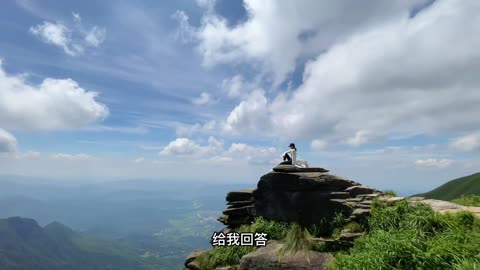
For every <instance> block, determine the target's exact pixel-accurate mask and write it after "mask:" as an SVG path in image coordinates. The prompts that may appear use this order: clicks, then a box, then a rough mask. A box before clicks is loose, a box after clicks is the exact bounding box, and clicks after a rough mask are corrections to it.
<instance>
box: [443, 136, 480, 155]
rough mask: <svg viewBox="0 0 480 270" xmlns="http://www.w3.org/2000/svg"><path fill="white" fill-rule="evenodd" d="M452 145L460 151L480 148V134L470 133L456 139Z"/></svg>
mask: <svg viewBox="0 0 480 270" xmlns="http://www.w3.org/2000/svg"><path fill="white" fill-rule="evenodd" d="M450 146H451V147H452V148H454V149H456V150H460V151H473V150H480V135H479V134H470V135H466V136H462V137H459V138H456V139H454V140H453V141H452V142H451V143H450Z"/></svg>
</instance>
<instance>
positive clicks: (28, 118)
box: [0, 61, 108, 130]
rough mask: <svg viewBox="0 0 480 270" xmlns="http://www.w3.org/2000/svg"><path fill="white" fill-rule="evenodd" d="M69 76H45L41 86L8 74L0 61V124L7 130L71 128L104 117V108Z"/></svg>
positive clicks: (105, 109)
mask: <svg viewBox="0 0 480 270" xmlns="http://www.w3.org/2000/svg"><path fill="white" fill-rule="evenodd" d="M96 97H97V93H96V92H92V91H88V90H86V89H83V88H82V87H80V86H79V85H78V83H77V82H75V81H74V80H71V79H52V78H46V79H44V80H43V82H42V83H41V84H40V85H31V84H29V83H27V81H26V79H25V77H24V76H18V75H10V74H7V73H6V72H5V71H4V69H3V66H2V61H0V126H2V127H4V128H7V129H21V130H55V129H74V128H79V127H83V126H86V125H88V124H91V123H94V122H96V121H100V120H102V119H104V118H105V117H106V116H107V115H108V109H107V107H106V106H105V105H104V104H102V103H99V102H97V101H96V100H95V98H96Z"/></svg>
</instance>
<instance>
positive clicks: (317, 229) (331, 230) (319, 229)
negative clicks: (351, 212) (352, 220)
mask: <svg viewBox="0 0 480 270" xmlns="http://www.w3.org/2000/svg"><path fill="white" fill-rule="evenodd" d="M346 224H347V218H346V216H345V215H344V214H343V213H341V212H340V213H337V214H336V215H335V216H334V217H333V218H332V219H331V220H327V219H322V220H321V222H320V224H313V225H311V226H309V227H308V228H307V229H308V231H309V233H310V234H311V235H312V236H313V237H332V236H333V237H335V236H338V234H339V233H340V231H341V230H342V228H343V226H345V225H346Z"/></svg>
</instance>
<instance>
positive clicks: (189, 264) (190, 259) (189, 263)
mask: <svg viewBox="0 0 480 270" xmlns="http://www.w3.org/2000/svg"><path fill="white" fill-rule="evenodd" d="M208 250H209V249H197V250H194V251H193V252H192V253H190V254H189V255H188V256H187V258H186V260H185V268H187V269H189V270H202V269H201V268H200V266H199V265H198V264H197V262H195V259H196V258H197V257H198V256H200V255H201V254H202V253H204V252H207V251H208Z"/></svg>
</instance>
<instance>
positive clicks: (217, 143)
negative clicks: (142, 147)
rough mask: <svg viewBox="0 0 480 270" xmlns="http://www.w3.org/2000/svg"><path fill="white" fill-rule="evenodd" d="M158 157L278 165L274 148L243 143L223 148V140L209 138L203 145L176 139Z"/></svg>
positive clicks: (276, 151)
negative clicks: (242, 161) (187, 157)
mask: <svg viewBox="0 0 480 270" xmlns="http://www.w3.org/2000/svg"><path fill="white" fill-rule="evenodd" d="M160 155H165V156H181V157H183V158H185V157H186V156H189V157H194V158H202V159H208V160H211V161H220V162H226V161H232V160H246V161H248V163H250V164H257V165H265V164H274V163H278V162H279V160H280V152H279V151H278V150H277V149H276V148H275V147H258V146H252V145H249V144H245V143H232V144H231V145H230V147H228V148H225V143H224V141H223V140H219V139H216V138H215V137H213V136H210V137H209V139H208V141H207V142H206V143H205V144H201V143H198V142H195V141H193V140H191V139H189V138H177V139H175V140H174V141H171V142H170V143H169V144H168V145H167V146H165V147H164V148H163V150H162V151H161V152H160Z"/></svg>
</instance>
